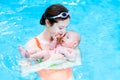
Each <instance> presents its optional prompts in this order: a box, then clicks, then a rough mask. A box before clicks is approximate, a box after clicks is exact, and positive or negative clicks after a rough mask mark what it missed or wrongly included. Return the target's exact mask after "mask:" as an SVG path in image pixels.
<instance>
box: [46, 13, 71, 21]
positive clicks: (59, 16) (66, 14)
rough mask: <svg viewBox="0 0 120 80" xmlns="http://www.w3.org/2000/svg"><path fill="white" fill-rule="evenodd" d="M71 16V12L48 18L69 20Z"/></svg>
mask: <svg viewBox="0 0 120 80" xmlns="http://www.w3.org/2000/svg"><path fill="white" fill-rule="evenodd" d="M69 15H70V13H69V12H62V13H60V14H58V15H57V16H53V17H48V18H49V19H56V18H67V17H68V16H69Z"/></svg>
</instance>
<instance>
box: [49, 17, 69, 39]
mask: <svg viewBox="0 0 120 80" xmlns="http://www.w3.org/2000/svg"><path fill="white" fill-rule="evenodd" d="M69 21H70V19H69V18H67V19H65V20H59V21H58V22H57V23H54V24H53V25H52V26H50V27H49V30H50V33H51V35H52V36H56V37H63V35H64V34H65V32H66V28H67V26H68V25H69Z"/></svg>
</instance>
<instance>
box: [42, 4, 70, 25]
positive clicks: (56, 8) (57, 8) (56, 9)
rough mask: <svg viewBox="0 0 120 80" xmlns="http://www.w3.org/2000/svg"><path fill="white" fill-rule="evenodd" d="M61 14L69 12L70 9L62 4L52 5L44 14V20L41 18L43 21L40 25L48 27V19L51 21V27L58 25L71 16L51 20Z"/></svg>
mask: <svg viewBox="0 0 120 80" xmlns="http://www.w3.org/2000/svg"><path fill="white" fill-rule="evenodd" d="M61 12H68V9H67V8H65V7H64V6H63V5H61V4H53V5H51V6H49V7H48V8H47V9H46V11H45V13H43V15H42V18H41V20H40V24H41V25H46V23H45V20H46V19H48V20H49V22H50V24H51V26H52V25H53V24H54V23H56V22H57V21H58V20H65V19H67V18H68V17H70V16H68V17H66V18H64V19H63V18H60V17H59V18H55V19H50V18H49V17H53V16H57V15H58V14H60V13H61Z"/></svg>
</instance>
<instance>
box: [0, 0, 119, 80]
mask: <svg viewBox="0 0 120 80" xmlns="http://www.w3.org/2000/svg"><path fill="white" fill-rule="evenodd" d="M55 2H58V3H61V4H63V5H65V6H66V7H67V8H68V9H69V10H70V13H71V23H70V26H69V27H68V30H71V29H72V30H75V31H77V32H79V34H81V37H82V40H81V43H80V45H79V47H80V49H81V54H82V65H81V66H77V67H73V72H74V76H75V78H76V80H120V78H119V75H120V37H119V35H120V5H119V4H120V0H105V1H104V0H51V1H49V0H12V1H10V0H0V78H1V79H0V80H8V79H9V80H40V78H38V75H37V74H36V73H33V74H30V75H28V76H26V77H22V76H21V75H20V70H19V66H18V61H19V60H20V59H21V57H20V54H19V52H18V50H17V46H18V45H24V44H25V43H26V42H27V40H28V39H30V38H32V37H34V36H36V35H37V34H39V33H40V32H41V31H42V30H43V28H44V26H41V25H39V19H40V17H41V15H42V13H43V12H44V10H45V9H46V7H47V6H49V5H50V4H53V3H55Z"/></svg>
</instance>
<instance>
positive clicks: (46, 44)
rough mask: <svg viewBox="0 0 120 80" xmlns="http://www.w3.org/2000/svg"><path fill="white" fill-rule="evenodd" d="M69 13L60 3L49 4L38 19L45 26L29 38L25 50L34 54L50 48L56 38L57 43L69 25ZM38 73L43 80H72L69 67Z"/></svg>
mask: <svg viewBox="0 0 120 80" xmlns="http://www.w3.org/2000/svg"><path fill="white" fill-rule="evenodd" d="M69 21H70V14H69V12H68V10H67V9H66V8H65V7H64V6H63V5H61V4H53V5H51V6H49V7H48V8H47V9H46V11H45V13H44V14H43V15H42V18H41V20H40V24H41V25H45V26H46V28H45V29H44V31H43V32H42V33H40V34H39V35H38V36H37V37H35V38H33V39H31V40H29V41H28V42H27V44H26V47H25V48H26V50H27V52H28V53H30V54H35V53H36V52H40V51H42V50H50V49H51V45H50V43H51V42H52V41H53V40H54V38H55V37H56V38H57V43H59V40H60V38H62V37H63V35H64V34H65V32H66V27H67V26H68V25H69ZM38 74H39V75H40V76H41V78H42V79H43V80H72V79H71V78H72V70H71V68H66V69H56V70H50V69H49V70H45V69H43V70H40V71H38Z"/></svg>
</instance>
